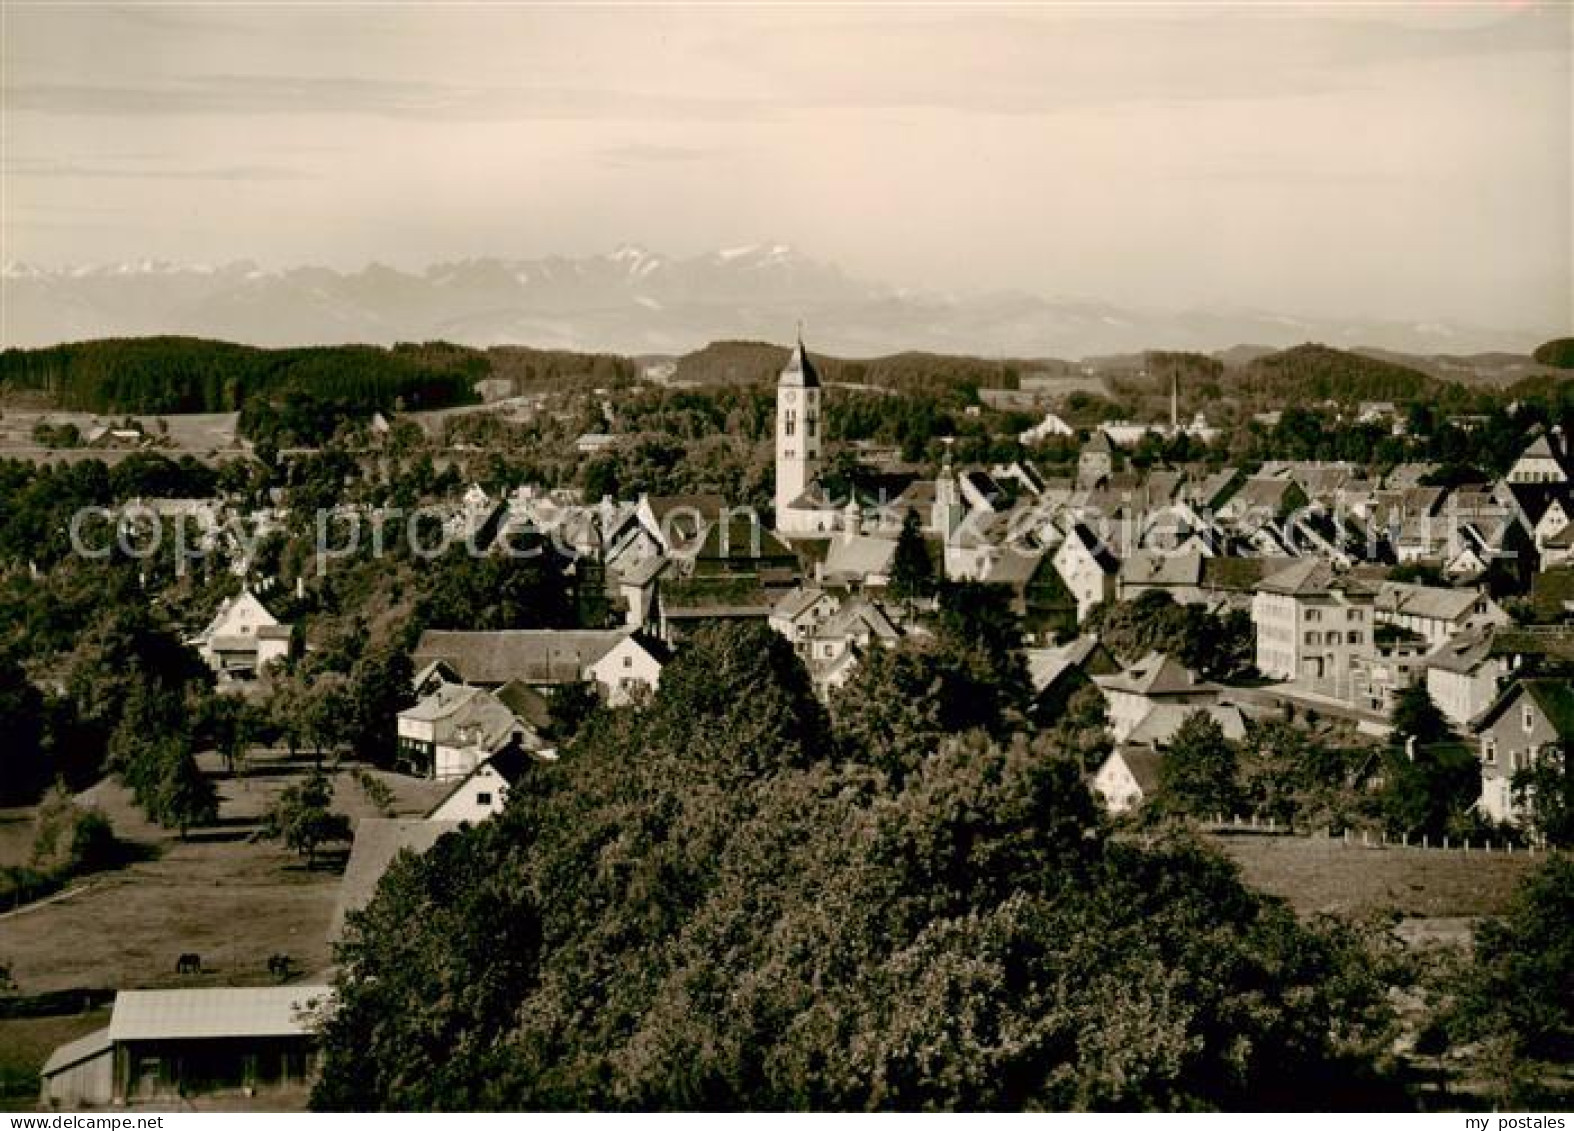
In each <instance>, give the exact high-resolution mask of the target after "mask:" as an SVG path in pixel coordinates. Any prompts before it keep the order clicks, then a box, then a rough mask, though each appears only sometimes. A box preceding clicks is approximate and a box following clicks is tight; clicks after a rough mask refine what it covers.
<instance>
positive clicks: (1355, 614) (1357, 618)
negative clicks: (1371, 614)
mask: <svg viewBox="0 0 1574 1131" xmlns="http://www.w3.org/2000/svg"><path fill="white" fill-rule="evenodd" d="M1349 619H1350V621H1351V622H1352V623H1354V624H1360V623H1361V622H1362V621H1363V620H1365V619H1366V614H1365V613H1363V612H1361V610H1360V609H1351V610H1350V615H1349Z"/></svg>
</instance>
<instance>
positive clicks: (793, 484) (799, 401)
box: [776, 328, 823, 533]
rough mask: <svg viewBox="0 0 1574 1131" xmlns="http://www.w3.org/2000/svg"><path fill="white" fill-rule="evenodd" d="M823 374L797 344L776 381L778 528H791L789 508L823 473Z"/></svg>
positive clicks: (801, 344)
mask: <svg viewBox="0 0 1574 1131" xmlns="http://www.w3.org/2000/svg"><path fill="white" fill-rule="evenodd" d="M822 439H823V437H822V434H821V421H820V374H819V371H818V370H816V369H815V367H814V362H812V361H811V360H809V351H808V350H806V349H804V348H803V334H802V331H801V328H800V332H799V335H798V340H797V344H796V345H795V346H794V347H793V350H792V352H791V353H790V354H788V356H787V364H786V365H785V366H783V367H782V372H781V376H780V378H778V379H777V382H776V528H777V529H778V530H780V531H783V532H784V533H785V532H788V531H789V530H790V529H791V526H792V524H791V522H790V521H787V511H788V510H789V508H790V507H791V505H792V504H793V503H794V502H796V501H797V500H798V498H799V497H800V496H801V495H802V494H803V493H804V492H805V491H806V490H807V489H808V488H809V487H810V486H811V485H812V484H813V483H814V481H815V479H816V478H817V477H818V476H819V474H820V451H821V441H822Z"/></svg>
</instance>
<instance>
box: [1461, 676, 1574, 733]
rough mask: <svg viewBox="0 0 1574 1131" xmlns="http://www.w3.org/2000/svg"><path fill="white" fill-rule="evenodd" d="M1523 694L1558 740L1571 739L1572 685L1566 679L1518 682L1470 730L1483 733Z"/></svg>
mask: <svg viewBox="0 0 1574 1131" xmlns="http://www.w3.org/2000/svg"><path fill="white" fill-rule="evenodd" d="M1525 695H1528V696H1529V697H1530V698H1531V699H1532V700H1533V701H1534V702H1535V704H1536V706H1537V707H1538V708H1540V710H1541V713H1542V715H1544V716H1545V717H1546V720H1547V722H1548V723H1550V724H1551V726H1552V729H1553V730H1555V731H1556V732H1557V733H1558V737H1559V738H1562V739H1565V740H1568V739H1574V684H1570V682H1569V681H1568V680H1567V679H1522V680H1520V681H1519V682H1518V683H1515V684H1513V685H1512V686H1511V687H1509V688H1508V690H1506V691H1505V692H1503V694H1502V695H1499V696H1498V698H1497V701H1496V702H1495V703H1493V704H1492V706H1490V707H1488V708H1487V709H1486V710H1485V711H1483V712H1481V714H1480V715H1479V716H1478V717H1477V718H1476V720H1475V721H1474V722H1473V723H1471V724H1470V725H1471V727H1472V729H1474V730H1476V731H1482V730H1485V729H1486V728H1487V727H1489V726H1491V725H1492V724H1493V723H1494V722H1496V721H1497V720H1498V719H1499V718H1501V717H1502V715H1503V712H1504V711H1506V710H1508V709H1509V708H1510V707H1512V706H1513V705H1514V704H1515V703H1516V702H1518V700H1519V699H1520V697H1521V696H1525Z"/></svg>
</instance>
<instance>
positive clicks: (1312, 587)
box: [1257, 557, 1333, 596]
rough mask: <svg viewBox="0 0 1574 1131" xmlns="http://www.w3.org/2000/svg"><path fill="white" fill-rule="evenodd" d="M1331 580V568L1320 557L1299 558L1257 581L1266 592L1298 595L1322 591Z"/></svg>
mask: <svg viewBox="0 0 1574 1131" xmlns="http://www.w3.org/2000/svg"><path fill="white" fill-rule="evenodd" d="M1332 581H1333V568H1332V567H1331V566H1330V565H1329V564H1328V563H1327V562H1325V561H1323V560H1322V559H1321V558H1315V557H1314V558H1301V559H1300V560H1298V561H1297V562H1296V563H1295V564H1294V565H1292V566H1289V567H1287V568H1285V569H1282V570H1280V571H1279V572H1278V573H1275V574H1271V575H1269V576H1268V577H1265V578H1263V579H1262V580H1261V581H1259V582H1258V583H1257V588H1258V589H1259V590H1261V591H1263V592H1266V593H1284V594H1288V595H1290V596H1300V595H1305V594H1312V593H1323V592H1326V591H1327V590H1328V587H1329V585H1330V584H1331V583H1332Z"/></svg>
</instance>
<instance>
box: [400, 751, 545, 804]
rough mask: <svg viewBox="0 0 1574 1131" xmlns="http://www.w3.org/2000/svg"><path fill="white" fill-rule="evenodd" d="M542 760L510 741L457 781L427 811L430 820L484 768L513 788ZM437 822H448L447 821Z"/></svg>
mask: <svg viewBox="0 0 1574 1131" xmlns="http://www.w3.org/2000/svg"><path fill="white" fill-rule="evenodd" d="M540 760H541V758H540V757H532V756H531V755H530V754H529V753H527V752H526V751H525V748H524V747H523V746H520V745H519V744H517V743H513V742H510V743H509V744H508V745H507V746H505V747H503V748H502V749H501V750H498V751H496V752H495V753H493V754H492V755H490V756H489V757H487V758H484V759H482V760H481V762H480V763H479V764H478V765H477V766H476V768H475V769H473V770H471V771H470V772H469V773H468V774H466V775H465V776H464V777H462V778H460V779H459V780H458V781H457V782H455V783H454V788H453V789H450V790H449V791H448V792H447V793H445V794H443V798H442V800H441V801H439V802H438V803H437V804H436V805H433V806H432V807H431V808H430V809H428V810H427V811H426V816H427V819H428V821H430V820H431V816H432V814H433V813H439V812H441V811H442V808H443V806H444V805H447V804H448V803H449V802H450V801H452V800H453V799H454V798H455V797H456V796H458V794H459V792H460V790H462V789H464V788H465V787H466V786H468V785H470V783H471V782H473V781H475V779H476V778H477V777H478V776H480V774H481V772H482V771H483V770H491V771H492V772H493V773H495V774H496V775H497V776H498V777H500V778H502V779H503V781H504V782H505V783H506V784H507V785H508V786H509V787H510V788H512V787H513V786H515V785H518V784H519V779H520V778H522V777H524V776H525V771H526V770H528V769H530V767H531V766H533V765H535V764H536V763H537V762H538V761H540ZM547 760H548V761H550V760H551V759H550V757H548V758H547ZM435 823H443V824H446V823H447V822H435Z"/></svg>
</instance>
